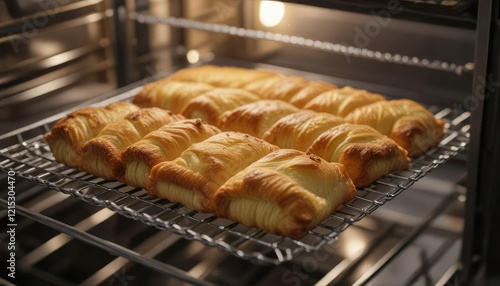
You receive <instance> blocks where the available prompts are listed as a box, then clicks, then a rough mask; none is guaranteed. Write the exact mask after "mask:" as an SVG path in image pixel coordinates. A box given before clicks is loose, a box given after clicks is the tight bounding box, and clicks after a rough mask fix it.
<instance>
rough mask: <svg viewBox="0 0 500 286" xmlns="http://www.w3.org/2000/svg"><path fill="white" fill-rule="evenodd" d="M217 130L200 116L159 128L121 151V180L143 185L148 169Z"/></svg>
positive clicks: (146, 179)
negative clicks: (122, 164) (122, 165)
mask: <svg viewBox="0 0 500 286" xmlns="http://www.w3.org/2000/svg"><path fill="white" fill-rule="evenodd" d="M217 133H220V130H219V129H218V128H217V127H215V126H212V125H210V124H208V123H206V122H203V121H202V120H201V119H186V120H180V121H176V122H172V123H170V124H167V125H164V126H162V127H160V129H158V130H155V131H153V132H151V133H149V134H147V135H146V136H145V137H144V138H142V139H141V140H140V141H138V142H136V143H134V144H132V145H130V146H129V147H128V148H127V150H125V152H124V153H123V162H124V164H125V176H124V180H125V182H126V183H127V184H129V185H131V186H139V187H142V188H146V187H147V185H148V182H149V173H150V171H151V168H152V167H153V166H154V165H156V164H158V163H160V162H164V161H170V160H174V159H176V158H177V157H179V155H180V154H181V153H182V152H183V151H184V150H186V149H187V148H188V147H190V146H191V145H193V144H194V143H198V142H201V141H203V140H206V139H208V138H209V137H211V136H213V135H215V134H217Z"/></svg>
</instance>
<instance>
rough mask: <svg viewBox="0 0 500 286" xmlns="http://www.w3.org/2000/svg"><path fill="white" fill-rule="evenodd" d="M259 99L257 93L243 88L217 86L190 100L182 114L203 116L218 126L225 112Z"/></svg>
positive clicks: (195, 116)
mask: <svg viewBox="0 0 500 286" xmlns="http://www.w3.org/2000/svg"><path fill="white" fill-rule="evenodd" d="M259 99H260V98H259V97H258V96H257V95H255V94H253V93H251V92H249V91H246V90H243V89H239V88H216V89H213V90H211V91H209V92H207V93H204V94H202V95H200V96H198V97H195V98H193V99H192V100H191V101H189V103H188V104H187V105H186V107H185V108H184V110H183V111H182V114H183V115H184V116H186V117H187V118H201V119H202V120H204V121H206V122H208V123H209V124H212V125H216V126H217V125H218V123H219V117H220V116H221V115H222V114H223V113H224V112H226V111H228V110H231V109H234V108H236V107H239V106H242V105H245V104H248V103H250V102H255V101H257V100H259Z"/></svg>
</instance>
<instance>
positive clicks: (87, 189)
mask: <svg viewBox="0 0 500 286" xmlns="http://www.w3.org/2000/svg"><path fill="white" fill-rule="evenodd" d="M130 94H133V93H130V92H129V93H127V95H130ZM125 98H127V97H126V96H124V95H123V94H122V95H119V96H117V97H114V98H113V99H115V100H123V99H125ZM111 101H113V100H112V99H111ZM107 102H109V101H107ZM430 110H431V111H432V112H434V114H435V115H436V117H438V118H441V119H443V120H444V121H445V122H446V133H445V138H444V139H443V140H442V142H441V143H440V145H439V146H438V147H436V148H434V149H433V150H431V151H429V152H427V153H426V154H424V155H422V156H420V157H418V158H415V159H414V160H413V161H412V164H411V166H410V168H409V169H408V170H404V171H400V172H397V173H392V174H388V175H386V176H384V177H382V178H381V179H379V180H377V181H376V182H374V183H373V184H372V185H370V186H368V187H365V188H362V189H358V192H357V196H356V198H355V199H353V200H352V201H351V202H350V203H348V204H347V205H346V206H345V207H343V208H342V209H340V210H338V211H336V212H334V213H333V214H332V215H331V216H330V217H329V218H327V219H325V220H324V221H323V222H321V223H320V224H319V225H318V226H317V227H316V228H314V229H313V230H311V231H310V232H309V233H308V234H307V235H306V236H305V237H303V238H301V239H291V238H288V237H283V236H278V235H273V234H269V233H266V232H264V231H262V230H260V229H257V228H250V227H246V226H244V225H241V224H238V223H235V222H233V221H230V220H227V219H221V218H218V217H216V216H214V215H212V214H209V213H200V212H196V211H193V210H191V209H189V208H186V207H184V206H183V205H181V204H178V203H172V202H169V201H166V200H164V199H159V198H154V197H151V196H149V195H148V194H147V193H146V191H145V190H143V189H141V188H137V187H131V186H128V185H126V184H123V183H121V182H118V181H113V180H106V179H103V178H99V177H96V176H93V175H90V174H87V173H84V172H81V171H79V170H76V169H73V168H70V167H67V166H65V165H63V164H61V163H59V162H57V161H55V160H54V157H53V155H52V153H51V152H50V149H49V147H48V145H47V144H46V142H45V140H44V135H45V134H46V132H47V131H48V130H49V129H50V127H51V126H52V124H54V123H55V120H54V121H51V122H46V123H43V124H41V125H38V126H35V127H31V128H25V129H22V130H21V131H20V132H16V133H11V134H7V136H3V137H0V148H1V149H0V169H1V170H2V171H3V172H9V171H10V172H11V173H12V171H13V172H14V173H15V176H17V177H21V178H24V179H27V180H29V181H32V182H34V183H36V184H39V185H42V186H45V187H47V188H50V189H54V190H57V191H60V192H63V193H65V194H69V195H71V196H74V197H77V198H79V199H81V200H83V201H85V202H88V203H91V204H94V205H97V206H102V207H106V208H109V209H111V210H113V211H115V212H117V213H120V214H121V215H124V216H126V217H129V218H133V219H136V220H140V221H141V222H143V223H145V224H148V225H152V226H155V227H157V228H160V229H166V230H169V231H172V232H174V233H177V234H179V235H181V236H183V237H184V238H186V239H192V240H197V241H200V242H202V243H204V244H206V245H209V246H212V247H216V248H218V249H219V250H222V251H225V252H228V253H231V254H233V255H235V256H237V257H241V258H244V259H248V260H251V261H253V262H254V263H258V264H263V265H270V264H271V265H278V264H280V263H283V262H285V261H290V260H292V259H293V258H294V257H296V256H297V255H299V254H301V253H303V252H309V251H314V250H317V249H319V248H320V247H321V246H323V245H324V244H326V243H332V242H334V241H335V240H336V238H337V236H338V234H339V233H341V232H342V231H344V230H345V229H346V228H347V227H349V226H350V225H352V224H353V223H355V222H356V221H359V220H360V219H362V218H363V217H365V216H366V215H369V214H370V213H372V212H373V211H375V210H376V209H377V208H378V207H380V206H381V205H383V204H384V203H385V202H387V201H390V200H391V199H393V198H394V197H396V196H397V195H398V194H400V193H401V192H402V191H404V190H406V189H408V188H409V187H410V186H411V185H413V183H415V182H416V181H418V180H419V179H421V178H422V177H424V176H425V175H426V174H427V173H429V172H430V171H432V169H434V168H436V167H438V166H439V165H441V164H443V163H445V162H446V161H447V160H449V159H450V158H452V157H453V156H455V155H457V154H458V153H459V152H461V151H463V150H464V149H465V148H466V147H467V144H468V142H469V134H468V130H469V125H468V118H469V116H470V113H469V112H459V111H457V110H453V109H450V108H446V109H436V108H433V107H430Z"/></svg>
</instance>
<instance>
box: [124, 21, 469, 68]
mask: <svg viewBox="0 0 500 286" xmlns="http://www.w3.org/2000/svg"><path fill="white" fill-rule="evenodd" d="M128 17H129V19H131V20H133V21H137V22H138V23H141V24H163V25H169V26H171V27H175V28H183V29H194V30H199V31H204V32H212V33H217V34H227V35H231V36H238V37H242V38H248V39H256V40H268V41H273V42H279V43H284V44H289V45H294V46H300V47H304V48H310V49H316V50H321V51H325V52H329V53H334V54H339V55H344V56H350V57H357V58H363V59H368V60H375V61H380V62H387V63H391V64H400V65H406V66H412V67H419V68H426V69H431V70H439V71H445V72H452V73H455V74H457V75H462V74H463V73H471V72H472V71H473V70H474V64H473V63H464V64H457V63H449V62H446V61H441V60H430V59H427V58H420V57H416V56H410V55H400V54H393V53H389V52H381V51H375V50H370V49H366V48H359V47H356V46H349V45H345V44H343V43H331V42H326V41H319V40H315V39H310V38H305V37H300V36H295V35H286V34H281V33H273V32H266V31H262V30H255V29H249V28H242V27H237V26H230V25H226V24H218V23H207V22H202V21H197V20H192V19H186V18H179V17H172V16H165V17H158V16H154V15H150V14H148V13H146V12H132V13H130V14H129V15H128Z"/></svg>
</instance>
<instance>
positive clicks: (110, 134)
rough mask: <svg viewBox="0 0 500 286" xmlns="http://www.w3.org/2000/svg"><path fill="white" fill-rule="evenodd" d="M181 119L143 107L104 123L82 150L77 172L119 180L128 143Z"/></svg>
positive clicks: (169, 113) (177, 116)
mask: <svg viewBox="0 0 500 286" xmlns="http://www.w3.org/2000/svg"><path fill="white" fill-rule="evenodd" d="M182 119H185V117H183V116H182V115H179V114H174V113H172V112H171V111H168V110H163V109H160V108H156V107H152V108H143V109H140V110H138V111H135V112H132V113H130V114H128V115H127V116H125V118H123V119H121V120H118V121H116V122H113V123H110V124H108V125H107V126H106V127H104V128H103V129H102V130H101V132H99V134H98V135H97V136H96V137H95V138H93V139H90V140H89V141H88V142H87V143H85V145H83V147H82V160H81V161H80V163H79V164H78V167H79V169H80V170H82V171H85V172H88V173H91V174H93V175H96V176H98V177H103V178H109V179H118V180H122V179H123V172H124V171H125V166H124V164H123V156H122V155H123V152H124V151H125V149H126V148H127V147H128V146H130V145H131V144H133V143H135V142H137V141H139V140H141V139H142V138H143V137H144V136H146V134H148V133H149V132H151V131H154V130H156V129H158V128H160V127H161V126H163V125H165V124H167V123H170V122H173V121H177V120H182Z"/></svg>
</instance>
